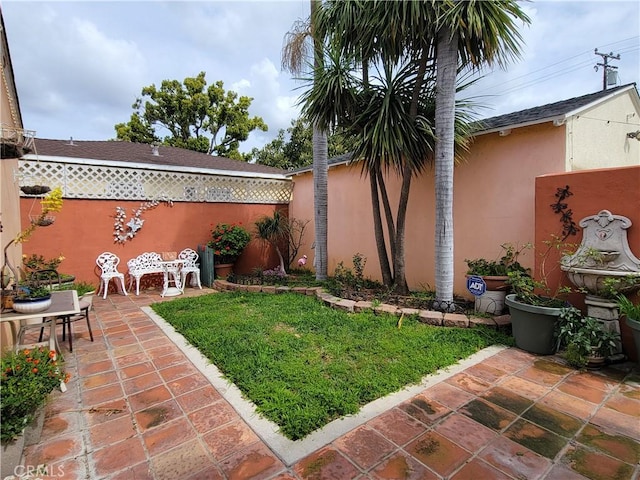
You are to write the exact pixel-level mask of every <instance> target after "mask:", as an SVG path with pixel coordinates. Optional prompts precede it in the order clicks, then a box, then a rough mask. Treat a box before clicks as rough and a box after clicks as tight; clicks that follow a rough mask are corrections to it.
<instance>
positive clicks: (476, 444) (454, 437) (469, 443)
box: [434, 413, 496, 452]
mask: <svg viewBox="0 0 640 480" xmlns="http://www.w3.org/2000/svg"><path fill="white" fill-rule="evenodd" d="M434 430H435V431H436V432H438V433H440V434H441V435H443V436H445V437H447V438H448V439H449V440H451V441H453V442H455V443H457V444H458V445H460V446H462V447H464V448H466V449H467V450H469V451H470V452H476V451H478V450H481V449H482V448H483V447H484V446H485V445H486V444H487V443H488V442H489V441H491V440H492V439H493V438H495V436H496V432H494V431H493V430H491V429H490V428H487V427H485V426H484V425H481V424H480V423H478V422H474V421H473V420H471V419H469V418H467V417H466V416H464V415H460V414H458V413H454V414H452V415H449V416H448V417H447V418H446V419H445V420H444V421H443V422H442V423H440V424H439V425H438V426H437V427H435V429H434Z"/></svg>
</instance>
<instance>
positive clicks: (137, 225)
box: [113, 200, 173, 244]
mask: <svg viewBox="0 0 640 480" xmlns="http://www.w3.org/2000/svg"><path fill="white" fill-rule="evenodd" d="M161 203H164V204H165V205H167V206H168V207H173V200H149V201H147V202H144V203H141V204H140V206H139V207H138V208H136V209H135V210H133V216H132V217H131V219H130V220H129V221H128V222H127V221H126V220H127V214H126V212H125V209H124V208H122V207H116V214H115V217H114V218H115V219H116V221H115V222H114V224H113V241H114V243H122V244H124V243H126V242H127V240H133V237H135V236H136V234H137V233H138V232H139V231H140V229H141V228H142V225H144V220H143V219H142V214H143V213H144V212H146V211H147V210H152V209H154V208H156V207H157V206H158V205H160V204H161ZM125 222H126V223H125Z"/></svg>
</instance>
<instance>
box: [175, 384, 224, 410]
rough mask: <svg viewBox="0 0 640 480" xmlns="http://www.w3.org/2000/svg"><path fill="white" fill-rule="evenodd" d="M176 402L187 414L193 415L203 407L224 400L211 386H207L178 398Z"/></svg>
mask: <svg viewBox="0 0 640 480" xmlns="http://www.w3.org/2000/svg"><path fill="white" fill-rule="evenodd" d="M176 400H177V401H178V403H179V404H180V406H181V407H182V409H183V410H184V411H185V412H186V413H191V412H193V411H195V410H199V409H200V408H202V407H205V406H207V405H210V404H212V403H214V402H217V401H219V400H222V396H221V395H220V394H219V393H218V391H217V390H216V389H215V388H213V387H212V386H211V385H206V386H204V387H203V388H199V389H197V390H193V391H191V392H187V393H185V394H184V395H180V396H178V397H176Z"/></svg>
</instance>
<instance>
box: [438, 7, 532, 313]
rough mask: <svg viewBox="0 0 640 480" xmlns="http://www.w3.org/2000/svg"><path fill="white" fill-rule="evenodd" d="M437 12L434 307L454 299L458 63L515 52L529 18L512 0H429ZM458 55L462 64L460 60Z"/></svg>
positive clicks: (503, 58)
mask: <svg viewBox="0 0 640 480" xmlns="http://www.w3.org/2000/svg"><path fill="white" fill-rule="evenodd" d="M432 4H433V7H434V9H435V10H436V12H438V24H437V25H438V30H437V74H436V117H435V130H436V144H435V165H436V167H435V196H436V225H435V250H436V251H435V258H436V264H435V272H436V279H435V286H436V300H435V304H434V306H435V307H436V308H437V309H439V310H443V311H452V310H453V307H454V304H453V166H454V148H453V147H454V111H455V106H454V101H455V85H456V76H457V72H458V68H459V66H470V67H471V68H473V69H478V68H480V67H481V66H483V65H489V66H491V65H493V64H494V63H497V64H498V65H499V66H501V67H503V66H505V65H506V63H507V61H508V60H510V59H512V58H517V57H518V56H519V48H520V44H521V41H522V37H521V35H520V33H519V32H518V29H517V26H516V23H515V20H516V19H519V20H522V21H523V23H525V24H528V23H529V22H530V20H529V17H527V15H525V13H524V12H523V11H522V10H521V9H520V7H519V6H518V4H517V3H516V1H515V0H495V1H490V2H485V1H469V2H466V1H456V0H432ZM458 59H459V61H460V65H459V64H458Z"/></svg>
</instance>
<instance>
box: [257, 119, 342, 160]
mask: <svg viewBox="0 0 640 480" xmlns="http://www.w3.org/2000/svg"><path fill="white" fill-rule="evenodd" d="M312 137H313V128H312V127H311V124H310V123H309V122H308V121H306V120H305V119H304V118H302V117H300V118H297V119H295V120H292V121H291V126H290V127H289V128H287V129H286V130H284V129H280V131H279V132H278V136H277V137H276V138H274V139H273V140H272V141H271V142H269V143H267V144H266V145H265V146H264V147H263V148H261V149H258V148H254V149H253V150H252V151H251V154H249V156H248V158H247V160H248V161H253V162H255V163H258V164H260V165H269V166H271V167H277V168H283V169H285V170H288V169H293V168H298V167H305V166H307V165H312V164H313V140H312ZM327 143H328V145H327V146H328V155H329V158H333V157H336V156H338V155H343V154H345V153H349V152H350V151H351V149H352V148H353V145H354V142H353V138H352V137H348V136H346V135H344V134H342V133H340V132H333V133H329V135H328V137H327Z"/></svg>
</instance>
